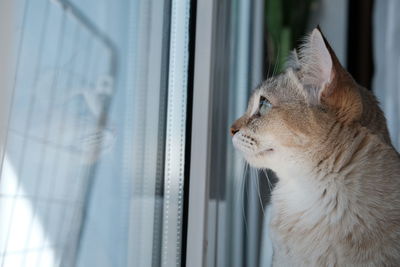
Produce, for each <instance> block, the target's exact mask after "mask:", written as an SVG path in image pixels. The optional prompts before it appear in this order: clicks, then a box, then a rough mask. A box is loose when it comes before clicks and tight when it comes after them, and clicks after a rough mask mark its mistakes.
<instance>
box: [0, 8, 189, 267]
mask: <svg viewBox="0 0 400 267" xmlns="http://www.w3.org/2000/svg"><path fill="white" fill-rule="evenodd" d="M1 11H2V14H1V15H2V16H1V18H0V23H1V25H2V28H1V32H0V34H1V39H2V42H3V40H5V42H4V43H5V46H4V47H3V46H2V48H1V49H2V50H3V51H2V54H1V56H2V58H3V57H4V58H7V63H8V64H7V66H5V67H7V71H8V73H7V75H5V76H6V77H7V78H8V79H6V80H2V84H1V87H2V90H1V94H2V99H4V100H5V101H4V102H5V103H6V104H8V106H3V107H2V108H4V114H7V115H4V117H2V118H1V125H3V127H2V131H3V132H4V133H2V136H1V138H2V139H1V145H2V161H1V162H2V165H1V166H2V169H1V180H0V218H1V220H0V266H2V267H17V266H41V267H43V266H100V267H101V266H173V265H179V264H180V263H181V247H182V244H181V240H182V236H183V235H182V228H183V226H182V223H183V201H182V199H183V186H184V173H183V169H184V164H185V162H184V157H185V138H186V111H187V87H188V86H187V84H188V64H189V55H188V52H189V12H190V1H175V0H173V1H167V0H163V1H144V0H138V1H106V0H101V1H97V0H96V1H95V0H85V1H77V0H71V1H68V0H55V1H50V0H38V1H28V0H17V1H13V0H6V1H2V2H1ZM3 13H4V14H3ZM3 15H4V16H3ZM6 15H7V16H6ZM5 49H8V51H7V53H6V50H5ZM3 53H4V55H3ZM3 88H4V89H5V90H3ZM2 116H3V115H2Z"/></svg>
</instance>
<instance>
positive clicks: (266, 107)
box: [258, 96, 272, 115]
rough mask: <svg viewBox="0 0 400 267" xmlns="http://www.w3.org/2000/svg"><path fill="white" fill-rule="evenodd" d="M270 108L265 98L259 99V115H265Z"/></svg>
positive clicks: (269, 103) (270, 105)
mask: <svg viewBox="0 0 400 267" xmlns="http://www.w3.org/2000/svg"><path fill="white" fill-rule="evenodd" d="M271 107H272V104H271V102H269V101H268V99H266V98H265V97H263V96H261V97H260V103H259V106H258V113H259V114H260V115H265V114H266V113H267V112H268V111H269V110H270V109H271Z"/></svg>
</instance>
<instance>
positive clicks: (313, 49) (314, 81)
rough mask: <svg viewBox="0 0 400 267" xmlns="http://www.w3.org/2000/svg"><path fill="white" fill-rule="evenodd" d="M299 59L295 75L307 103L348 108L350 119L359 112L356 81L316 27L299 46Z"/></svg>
mask: <svg viewBox="0 0 400 267" xmlns="http://www.w3.org/2000/svg"><path fill="white" fill-rule="evenodd" d="M299 61H300V66H301V67H300V71H299V74H298V75H299V79H300V82H301V83H302V85H303V87H304V89H305V90H306V91H307V95H308V96H309V100H310V102H311V103H313V104H321V103H324V104H326V105H328V106H330V107H331V108H334V109H335V110H336V111H337V112H339V113H342V112H344V111H345V110H346V111H351V114H350V113H348V114H346V117H348V119H350V120H354V119H357V117H358V116H360V115H361V114H360V112H361V111H362V107H361V106H360V105H361V99H360V96H359V94H358V89H357V86H358V85H357V84H356V83H355V82H354V80H353V78H352V77H351V75H350V74H349V73H348V72H347V71H346V70H345V69H344V68H343V67H342V65H341V64H340V62H339V60H338V59H337V57H336V55H335V53H334V51H333V49H332V48H331V46H330V45H329V43H328V41H327V40H326V39H325V37H324V36H323V34H322V33H321V30H320V29H319V28H316V29H314V30H313V31H312V33H311V34H310V36H309V37H308V39H307V41H306V42H305V43H304V45H303V47H302V48H301V49H300V51H299ZM351 106H353V107H352V108H351ZM342 115H343V114H342Z"/></svg>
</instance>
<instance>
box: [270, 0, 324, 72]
mask: <svg viewBox="0 0 400 267" xmlns="http://www.w3.org/2000/svg"><path fill="white" fill-rule="evenodd" d="M316 2H318V0H266V1H265V8H266V13H265V14H266V24H267V49H268V50H267V51H268V65H270V66H273V69H274V71H275V72H279V71H281V70H282V67H283V65H284V63H285V60H286V58H287V56H288V54H289V52H290V50H291V49H293V48H294V47H295V46H296V42H297V41H299V39H300V38H301V37H302V36H304V34H305V32H306V29H307V23H308V20H309V15H310V13H311V12H310V11H311V9H312V8H313V6H314V5H315V4H316ZM270 74H271V73H269V75H270Z"/></svg>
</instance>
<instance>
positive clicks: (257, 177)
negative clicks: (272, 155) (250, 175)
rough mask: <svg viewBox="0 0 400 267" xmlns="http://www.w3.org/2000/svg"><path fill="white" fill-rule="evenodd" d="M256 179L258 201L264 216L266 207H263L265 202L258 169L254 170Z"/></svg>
mask: <svg viewBox="0 0 400 267" xmlns="http://www.w3.org/2000/svg"><path fill="white" fill-rule="evenodd" d="M254 179H255V180H256V181H255V183H256V186H257V194H258V200H259V201H260V206H261V211H262V213H263V215H264V205H263V201H262V198H261V193H260V190H261V188H260V181H259V180H258V179H259V173H258V169H254Z"/></svg>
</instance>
